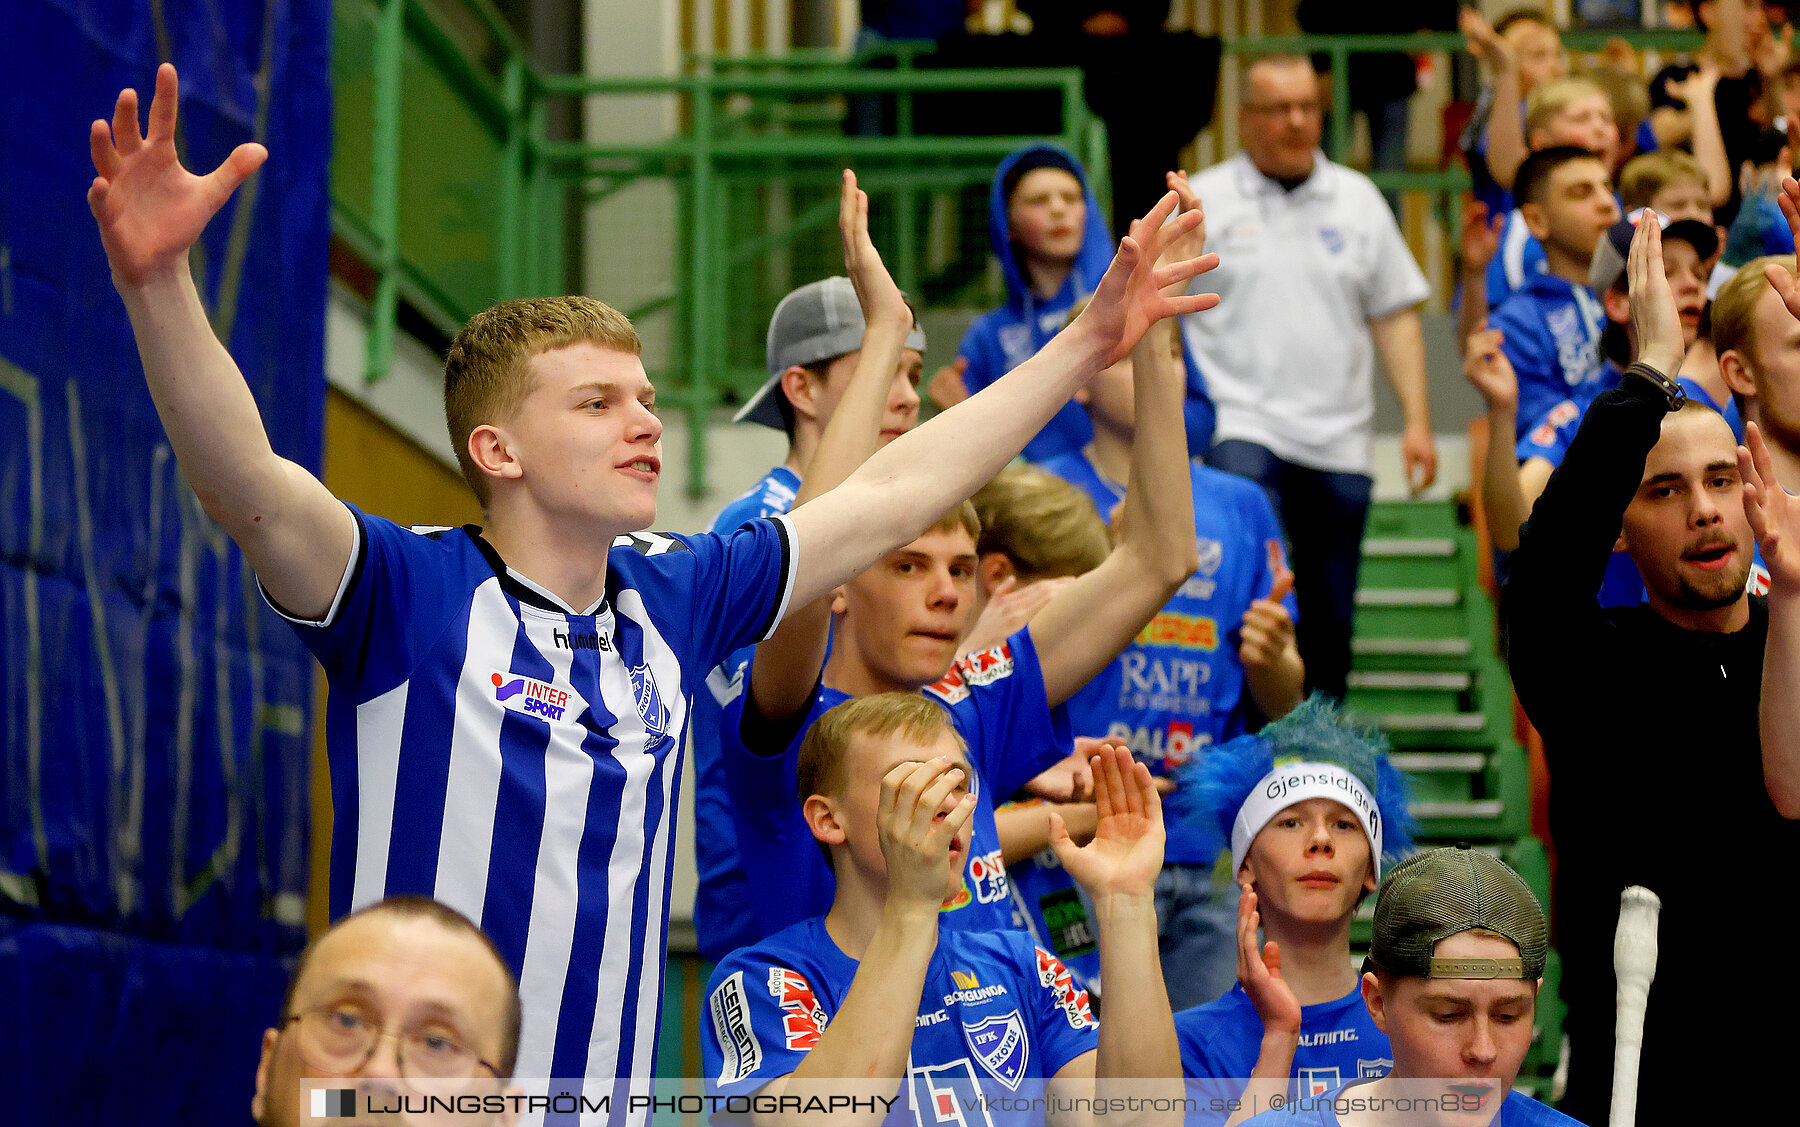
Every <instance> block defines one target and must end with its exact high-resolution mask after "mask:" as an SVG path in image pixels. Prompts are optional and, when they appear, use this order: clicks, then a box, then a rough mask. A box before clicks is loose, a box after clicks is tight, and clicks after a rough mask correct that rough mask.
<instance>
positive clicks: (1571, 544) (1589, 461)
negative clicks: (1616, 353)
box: [1507, 375, 1668, 608]
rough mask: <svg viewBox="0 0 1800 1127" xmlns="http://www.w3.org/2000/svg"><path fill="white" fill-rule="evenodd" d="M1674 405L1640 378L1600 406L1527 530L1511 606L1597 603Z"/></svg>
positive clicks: (1585, 420)
mask: <svg viewBox="0 0 1800 1127" xmlns="http://www.w3.org/2000/svg"><path fill="white" fill-rule="evenodd" d="M1667 407H1668V404H1667V401H1666V400H1665V399H1664V397H1663V393H1662V392H1661V391H1659V390H1657V389H1656V388H1655V387H1653V386H1652V385H1651V384H1650V383H1649V381H1647V380H1644V379H1642V378H1640V377H1638V376H1635V375H1628V376H1626V377H1625V379H1624V380H1623V381H1622V382H1621V383H1620V384H1619V386H1617V387H1615V388H1612V389H1610V390H1608V391H1606V392H1603V393H1602V394H1601V395H1600V397H1599V398H1598V399H1596V400H1594V403H1593V405H1592V406H1590V407H1589V408H1588V409H1587V412H1586V414H1585V415H1584V416H1583V417H1582V421H1581V427H1580V429H1579V430H1577V431H1576V433H1575V439H1574V441H1573V442H1571V443H1570V444H1569V450H1568V453H1567V454H1565V455H1564V456H1563V460H1562V464H1561V465H1559V466H1558V467H1557V468H1556V472H1555V473H1553V474H1551V475H1550V480H1549V482H1548V484H1546V485H1545V486H1544V492H1543V493H1542V494H1541V495H1540V496H1539V497H1538V499H1537V502H1536V504H1534V505H1533V506H1532V508H1531V514H1530V517H1529V519H1527V521H1526V522H1525V527H1524V528H1523V529H1522V530H1521V532H1520V535H1519V550H1518V553H1517V554H1516V555H1515V556H1514V557H1513V562H1512V572H1511V575H1510V577H1509V579H1508V581H1507V597H1508V599H1509V600H1513V599H1517V600H1518V601H1519V602H1520V603H1521V605H1533V604H1535V605H1536V606H1537V607H1539V608H1542V607H1543V606H1546V605H1550V604H1560V605H1564V606H1567V605H1569V604H1573V603H1582V604H1585V605H1588V606H1591V605H1592V604H1593V601H1594V594H1595V592H1596V591H1597V590H1599V586H1600V579H1601V576H1602V575H1603V574H1604V573H1605V571H1606V562H1607V560H1608V559H1609V558H1610V557H1611V555H1612V546H1613V542H1614V541H1615V540H1617V539H1618V536H1619V527H1620V522H1621V519H1622V518H1623V516H1624V513H1625V507H1626V506H1627V505H1628V504H1630V503H1631V498H1632V496H1633V495H1634V494H1635V493H1636V492H1637V487H1638V482H1639V480H1640V479H1641V478H1642V476H1643V472H1644V460H1645V458H1646V457H1648V455H1649V453H1650V448H1651V447H1653V446H1655V445H1656V440H1657V438H1658V437H1659V436H1660V434H1661V433H1662V420H1663V416H1664V415H1665V414H1666V413H1667Z"/></svg>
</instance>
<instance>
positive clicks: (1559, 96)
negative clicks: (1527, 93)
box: [1525, 78, 1617, 142]
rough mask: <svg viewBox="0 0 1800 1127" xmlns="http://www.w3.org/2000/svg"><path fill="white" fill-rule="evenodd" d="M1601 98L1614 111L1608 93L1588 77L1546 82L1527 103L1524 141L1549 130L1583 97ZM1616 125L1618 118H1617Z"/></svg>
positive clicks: (1534, 91)
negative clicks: (1544, 130)
mask: <svg viewBox="0 0 1800 1127" xmlns="http://www.w3.org/2000/svg"><path fill="white" fill-rule="evenodd" d="M1594 97H1598V98H1601V99H1604V100H1605V101H1606V107H1607V109H1608V111H1610V110H1611V109H1612V99H1610V98H1607V97H1606V91H1604V90H1602V89H1600V86H1599V84H1598V83H1595V82H1593V81H1591V80H1590V79H1586V78H1559V79H1556V80H1555V81H1554V82H1546V83H1544V84H1543V85H1542V86H1540V87H1538V88H1537V89H1536V90H1533V91H1532V92H1531V97H1530V98H1528V99H1526V101H1525V139H1526V141H1527V142H1529V141H1530V140H1531V135H1532V134H1533V133H1536V132H1537V131H1538V130H1540V129H1546V128H1548V127H1549V125H1550V121H1551V119H1552V118H1554V117H1556V116H1557V115H1558V114H1560V113H1562V112H1563V111H1564V110H1566V109H1568V108H1569V107H1570V106H1572V105H1574V104H1575V103H1576V102H1578V101H1580V100H1581V99H1583V98H1594ZM1614 124H1617V115H1616V114H1615V115H1614Z"/></svg>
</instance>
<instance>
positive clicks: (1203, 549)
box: [1199, 536, 1225, 578]
mask: <svg viewBox="0 0 1800 1127" xmlns="http://www.w3.org/2000/svg"><path fill="white" fill-rule="evenodd" d="M1224 562H1225V545H1223V544H1221V543H1219V542H1218V541H1217V540H1211V539H1208V538H1207V537H1205V536H1202V537H1200V568H1199V571H1200V574H1201V575H1204V576H1207V577H1209V578H1210V577H1211V576H1214V575H1217V574H1218V573H1219V565H1220V564H1222V563H1224Z"/></svg>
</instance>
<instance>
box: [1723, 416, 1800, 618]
mask: <svg viewBox="0 0 1800 1127" xmlns="http://www.w3.org/2000/svg"><path fill="white" fill-rule="evenodd" d="M1737 460H1738V474H1739V475H1740V476H1741V477H1742V478H1743V479H1744V516H1746V517H1747V518H1749V520H1750V531H1751V532H1752V533H1754V534H1755V536H1756V546H1757V547H1758V548H1761V549H1762V558H1763V566H1765V567H1767V568H1768V569H1769V583H1770V586H1771V587H1772V588H1773V589H1776V590H1782V591H1790V592H1791V591H1795V590H1800V545H1797V544H1795V543H1794V542H1793V536H1792V532H1793V530H1794V529H1795V528H1797V527H1800V501H1797V500H1796V499H1795V498H1794V496H1793V495H1792V494H1790V493H1789V492H1788V491H1787V490H1786V489H1783V488H1782V487H1781V482H1779V481H1777V480H1775V461H1774V459H1773V458H1771V457H1770V456H1769V445H1768V443H1767V442H1765V441H1764V440H1763V436H1762V430H1761V429H1760V428H1759V427H1758V426H1757V425H1756V424H1755V423H1750V424H1749V425H1748V426H1746V427H1745V428H1744V445H1742V446H1740V447H1738V452H1737Z"/></svg>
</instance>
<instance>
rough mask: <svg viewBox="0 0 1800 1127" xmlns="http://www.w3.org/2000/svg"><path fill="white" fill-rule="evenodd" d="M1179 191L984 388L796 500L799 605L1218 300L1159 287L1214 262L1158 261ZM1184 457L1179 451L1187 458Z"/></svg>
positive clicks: (971, 485) (959, 496)
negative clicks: (1158, 334) (1147, 334)
mask: <svg viewBox="0 0 1800 1127" xmlns="http://www.w3.org/2000/svg"><path fill="white" fill-rule="evenodd" d="M1174 208H1175V194H1174V193H1173V192H1171V193H1169V194H1168V195H1166V196H1164V197H1163V199H1162V201H1161V202H1159V203H1158V204H1157V205H1156V207H1155V208H1153V209H1152V210H1151V212H1150V214H1149V215H1148V216H1146V217H1145V218H1144V219H1142V220H1139V221H1138V222H1137V223H1136V224H1134V225H1133V234H1131V235H1128V236H1126V237H1125V238H1124V239H1123V240H1121V242H1120V246H1119V252H1118V254H1117V255H1116V256H1114V258H1113V262H1112V265H1111V267H1110V268H1109V269H1108V270H1107V271H1106V274H1105V276H1104V277H1103V278H1102V279H1101V280H1100V286H1099V288H1098V289H1096V290H1095V291H1094V295H1093V297H1092V299H1091V300H1090V301H1089V302H1088V306H1087V308H1086V309H1085V310H1083V311H1082V313H1081V316H1080V317H1078V318H1076V319H1075V322H1074V324H1072V325H1070V326H1069V327H1068V328H1067V329H1065V330H1063V331H1062V332H1060V333H1058V334H1057V335H1056V336H1055V337H1053V338H1051V340H1050V343H1049V344H1047V345H1045V346H1044V348H1043V349H1042V350H1041V351H1040V352H1038V354H1037V355H1036V356H1033V357H1032V358H1031V359H1029V360H1027V361H1025V363H1023V364H1021V365H1019V366H1018V367H1017V368H1014V369H1013V370H1012V371H1010V372H1008V373H1007V374H1006V375H1004V376H1002V377H1001V378H1000V379H998V380H996V381H995V382H994V383H993V384H992V385H990V386H989V387H986V388H984V389H982V391H981V392H980V393H979V394H976V395H972V396H970V397H969V398H968V399H967V400H965V401H963V402H962V403H959V404H957V405H956V406H954V407H952V408H950V409H949V410H947V411H945V412H944V413H943V414H941V415H939V416H938V417H937V418H935V419H933V420H931V421H930V422H929V423H926V424H925V425H924V426H921V427H919V428H918V429H917V430H914V431H913V432H912V433H911V434H907V435H904V436H902V437H900V438H897V439H895V440H894V441H893V442H890V443H888V445H887V446H886V447H884V448H883V449H881V450H879V451H877V452H876V453H875V455H874V456H873V457H871V458H870V459H869V460H868V461H867V462H864V463H863V465H862V468H861V469H859V470H857V471H856V473H854V474H853V475H851V477H850V479H849V480H848V481H846V482H844V483H843V484H842V485H840V486H838V487H837V488H836V489H834V490H832V491H831V492H829V493H827V494H825V495H824V496H822V497H819V498H818V499H817V500H814V501H813V502H811V503H810V504H808V505H806V506H804V507H803V508H799V509H796V510H794V512H793V514H792V520H793V524H794V529H795V532H796V533H797V534H798V539H799V549H798V556H799V559H798V574H797V577H796V579H795V584H794V594H793V600H794V602H795V603H796V604H798V605H804V604H805V603H807V602H810V601H812V600H813V599H816V598H818V597H819V596H820V595H822V594H824V593H825V592H827V591H829V590H831V589H832V588H833V587H836V586H837V585H838V584H839V583H842V582H843V581H844V580H846V579H848V578H849V577H850V576H852V575H855V574H856V573H857V572H859V571H862V570H863V569H864V568H866V567H868V566H869V565H870V564H872V563H874V562H875V561H876V560H878V559H880V558H881V557H882V556H884V555H886V554H887V553H888V552H890V551H892V550H893V549H895V548H897V547H899V546H900V545H902V544H904V543H906V542H907V541H909V540H911V539H913V538H914V537H916V536H918V535H919V534H920V533H921V532H923V531H924V530H925V529H926V528H928V527H930V526H931V522H932V521H934V520H936V519H937V518H938V517H939V516H941V515H942V514H943V513H945V512H947V511H948V510H949V509H950V507H951V506H953V505H955V504H957V503H958V502H960V501H962V500H963V499H964V498H965V497H968V496H970V495H971V494H973V493H974V492H975V490H976V489H978V488H980V486H981V485H982V484H983V483H984V482H986V481H988V480H989V479H990V478H992V477H993V476H994V475H995V474H996V473H998V472H1000V468H1001V467H1002V466H1004V465H1005V464H1006V463H1007V462H1008V461H1010V460H1011V459H1012V457H1013V455H1015V454H1017V453H1018V452H1019V451H1020V450H1022V449H1024V447H1025V443H1026V442H1027V441H1028V440H1029V439H1030V438H1031V437H1032V436H1033V435H1035V434H1036V433H1037V432H1038V431H1040V430H1042V429H1043V427H1044V424H1045V423H1047V422H1049V421H1050V417H1051V416H1052V415H1054V414H1055V413H1056V412H1057V410H1058V409H1060V408H1061V407H1062V405H1063V404H1064V403H1065V402H1067V401H1068V399H1069V397H1070V396H1071V395H1073V394H1074V393H1075V390H1076V389H1077V388H1079V387H1080V386H1081V385H1082V384H1084V383H1086V382H1087V381H1088V380H1089V379H1091V378H1092V377H1093V375H1094V374H1095V373H1096V372H1098V371H1100V370H1101V369H1102V368H1105V367H1106V366H1107V365H1109V364H1112V363H1114V362H1115V361H1117V360H1118V359H1120V358H1121V357H1123V356H1125V355H1126V354H1127V353H1128V352H1130V350H1131V348H1132V346H1134V345H1135V344H1136V343H1137V342H1138V340H1139V338H1141V337H1142V336H1143V335H1144V331H1145V330H1146V329H1148V328H1149V327H1150V326H1151V325H1152V324H1155V323H1156V322H1157V321H1160V320H1163V319H1164V318H1167V317H1171V316H1174V315H1176V314H1180V313H1197V312H1200V311H1202V310H1206V309H1211V308H1212V307H1213V306H1215V305H1217V304H1218V301H1219V298H1218V295H1217V294H1195V295H1177V296H1167V295H1165V294H1163V293H1162V292H1161V289H1162V287H1163V286H1166V285H1172V284H1174V283H1177V282H1184V281H1186V280H1187V279H1189V278H1192V277H1193V276H1194V275H1196V274H1199V273H1201V272H1203V271H1205V270H1208V269H1211V268H1212V267H1213V266H1215V265H1217V263H1218V258H1217V256H1216V255H1207V256H1206V257H1205V258H1201V259H1196V260H1191V261H1187V262H1178V263H1174V264H1172V265H1168V266H1161V267H1159V266H1157V265H1156V262H1157V256H1158V255H1159V254H1160V253H1161V252H1162V247H1163V244H1164V242H1165V240H1166V239H1168V238H1172V237H1178V236H1180V235H1182V234H1185V233H1186V232H1187V231H1188V230H1190V229H1191V228H1192V227H1193V226H1194V225H1196V224H1198V223H1199V221H1200V218H1199V216H1198V215H1197V214H1193V213H1189V214H1186V215H1183V216H1181V217H1180V218H1178V219H1176V220H1175V222H1173V223H1171V224H1169V225H1168V227H1167V228H1165V227H1164V226H1163V221H1164V220H1165V219H1167V218H1168V216H1169V215H1170V214H1171V213H1172V212H1173V211H1174ZM1185 458H1186V455H1185V454H1184V455H1183V460H1184V461H1185Z"/></svg>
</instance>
